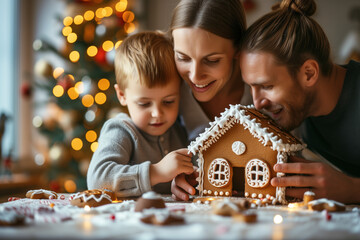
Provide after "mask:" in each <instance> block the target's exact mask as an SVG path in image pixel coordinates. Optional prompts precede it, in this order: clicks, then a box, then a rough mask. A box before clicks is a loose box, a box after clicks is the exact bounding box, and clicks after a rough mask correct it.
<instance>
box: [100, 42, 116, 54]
mask: <svg viewBox="0 0 360 240" xmlns="http://www.w3.org/2000/svg"><path fill="white" fill-rule="evenodd" d="M102 48H103V49H104V51H105V52H110V51H111V50H112V49H113V48H114V43H113V42H112V41H110V40H107V41H105V42H104V43H103V44H102Z"/></svg>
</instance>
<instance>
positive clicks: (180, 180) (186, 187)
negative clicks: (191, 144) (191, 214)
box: [171, 167, 199, 201]
mask: <svg viewBox="0 0 360 240" xmlns="http://www.w3.org/2000/svg"><path fill="white" fill-rule="evenodd" d="M196 169H197V167H194V169H193V172H192V173H191V174H180V175H178V176H177V177H176V178H175V179H173V181H172V183H171V192H172V198H173V199H175V200H183V201H188V200H189V194H190V195H194V194H195V193H196V190H195V188H194V186H195V185H196V184H197V181H196V178H197V177H198V175H199V173H198V172H197V171H196Z"/></svg>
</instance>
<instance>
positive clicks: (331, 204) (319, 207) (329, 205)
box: [308, 198, 346, 212]
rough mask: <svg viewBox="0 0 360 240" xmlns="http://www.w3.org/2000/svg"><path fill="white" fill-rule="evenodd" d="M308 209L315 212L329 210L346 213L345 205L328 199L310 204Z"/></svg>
mask: <svg viewBox="0 0 360 240" xmlns="http://www.w3.org/2000/svg"><path fill="white" fill-rule="evenodd" d="M308 208H309V209H311V210H314V211H323V210H327V211H328V212H341V211H345V209H346V207H345V205H344V204H342V203H339V202H337V201H334V200H329V199H326V198H321V199H317V200H314V201H311V202H309V203H308Z"/></svg>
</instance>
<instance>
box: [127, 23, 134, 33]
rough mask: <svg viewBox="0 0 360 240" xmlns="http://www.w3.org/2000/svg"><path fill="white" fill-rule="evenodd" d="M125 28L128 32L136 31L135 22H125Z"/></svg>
mask: <svg viewBox="0 0 360 240" xmlns="http://www.w3.org/2000/svg"><path fill="white" fill-rule="evenodd" d="M124 29H125V32H126V33H132V32H133V31H135V24H134V23H125V25H124Z"/></svg>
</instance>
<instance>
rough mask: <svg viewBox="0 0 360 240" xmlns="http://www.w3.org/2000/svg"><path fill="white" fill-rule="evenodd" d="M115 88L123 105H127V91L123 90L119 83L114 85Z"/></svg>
mask: <svg viewBox="0 0 360 240" xmlns="http://www.w3.org/2000/svg"><path fill="white" fill-rule="evenodd" d="M114 88H115V92H116V96H117V98H118V100H119V102H120V104H121V105H122V106H126V105H127V103H126V97H125V91H123V90H121V89H120V87H119V85H117V84H115V85H114Z"/></svg>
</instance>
